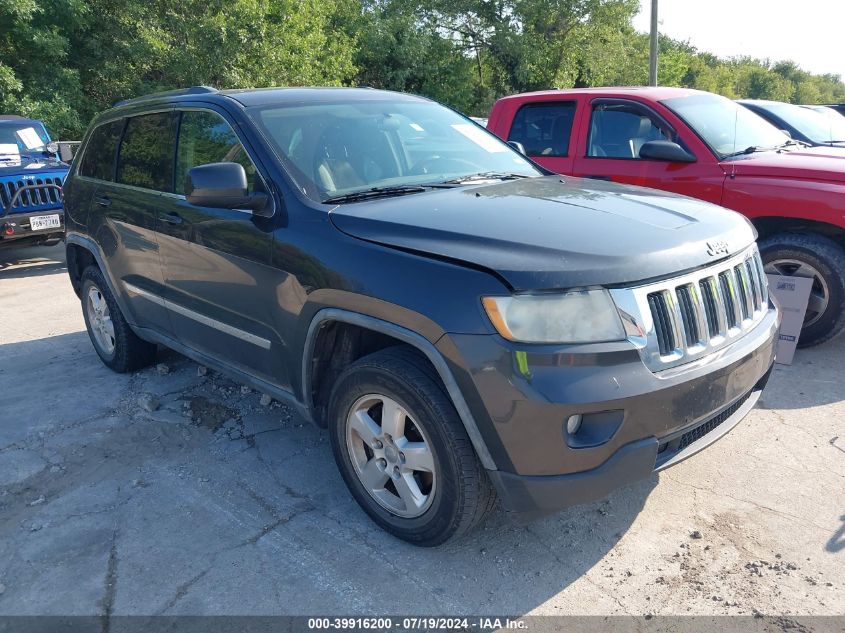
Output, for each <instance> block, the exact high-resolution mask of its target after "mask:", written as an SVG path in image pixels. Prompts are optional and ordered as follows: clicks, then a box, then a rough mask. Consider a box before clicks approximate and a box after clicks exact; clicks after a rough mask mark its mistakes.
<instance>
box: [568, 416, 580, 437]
mask: <svg viewBox="0 0 845 633" xmlns="http://www.w3.org/2000/svg"><path fill="white" fill-rule="evenodd" d="M580 428H581V414H580V413H576V414H575V415H570V416H569V419H568V420H567V421H566V432H567V433H569V435H575V434H576V433H577V432H578V429H580Z"/></svg>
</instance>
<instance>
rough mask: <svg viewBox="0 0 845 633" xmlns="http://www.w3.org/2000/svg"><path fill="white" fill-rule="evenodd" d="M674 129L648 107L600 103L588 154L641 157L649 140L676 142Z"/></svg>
mask: <svg viewBox="0 0 845 633" xmlns="http://www.w3.org/2000/svg"><path fill="white" fill-rule="evenodd" d="M674 140H675V138H674V134H673V133H672V131H671V130H670V129H669V128H668V127H667V126H666V125H665V124H664V123H662V122H661V121H660V120H659V119H657V117H655V116H654V115H653V114H652V113H651V112H649V111H648V110H646V109H645V108H641V107H640V106H638V105H635V104H618V103H613V104H600V105H597V106H595V107H594V108H593V114H592V117H591V118H590V142H589V145H588V147H587V156H594V157H600V158H629V159H632V160H636V159H639V158H640V148H641V147H642V146H643V145H645V144H646V143H647V142H649V141H674Z"/></svg>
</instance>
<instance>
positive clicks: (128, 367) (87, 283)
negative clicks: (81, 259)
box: [80, 266, 158, 374]
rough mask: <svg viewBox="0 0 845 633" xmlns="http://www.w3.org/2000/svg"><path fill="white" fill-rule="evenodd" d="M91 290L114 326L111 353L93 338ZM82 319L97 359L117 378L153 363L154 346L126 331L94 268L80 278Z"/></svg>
mask: <svg viewBox="0 0 845 633" xmlns="http://www.w3.org/2000/svg"><path fill="white" fill-rule="evenodd" d="M92 288H94V289H96V290H99V292H100V294H101V295H102V297H103V299H105V301H106V304H107V305H108V309H109V316H110V318H111V322H112V324H113V326H114V349H113V350H107V349H104V348H103V346H102V345H101V344H100V342H99V341H98V340H97V336H96V335H95V334H94V331H93V326H92V323H91V319H90V317H89V310H88V307H87V306H86V301H88V297H89V292H90V291H91V289H92ZM80 294H81V298H82V315H83V317H84V318H85V327H86V329H87V330H88V336H89V337H90V339H91V344H92V345H93V346H94V350H95V351H96V352H97V355H98V356H99V357H100V359H101V360H102V361H103V363H104V364H105V365H106V367H108V368H109V369H112V370H114V371H116V372H118V373H120V374H123V373H126V372H130V371H135V370H136V369H141V368H142V367H146V366H147V365H150V364H152V363H153V362H155V359H156V352H157V349H158V348H157V346H156V345H155V344H154V343H149V342H147V341H145V340H143V339H141V338H139V337H138V335H137V334H135V332H133V331H132V329H131V328H130V327H129V324H128V323H127V322H126V319H125V318H124V317H123V313H122V312H121V311H120V307H119V306H118V305H117V301H115V298H114V295H112V293H111V290H110V289H109V286H108V284H107V283H106V280H105V279H104V278H103V273H102V272H101V271H100V269H99V268H97V267H96V266H89V267H88V268H86V269H85V270H84V271H83V272H82V277H81V293H80Z"/></svg>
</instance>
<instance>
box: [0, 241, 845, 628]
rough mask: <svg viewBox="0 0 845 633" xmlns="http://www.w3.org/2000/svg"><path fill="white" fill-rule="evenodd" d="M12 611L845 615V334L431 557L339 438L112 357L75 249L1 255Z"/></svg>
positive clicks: (0, 502)
mask: <svg viewBox="0 0 845 633" xmlns="http://www.w3.org/2000/svg"><path fill="white" fill-rule="evenodd" d="M0 324H2V326H0V615H10V614H14V615H20V614H62V615H68V614H83V615H101V616H102V615H106V616H108V615H123V614H325V613H331V614H359V615H372V614H379V613H402V614H415V615H418V614H443V613H446V614H452V615H454V614H462V613H474V614H487V613H497V614H502V613H505V614H516V615H523V614H604V615H606V614H701V615H720V614H753V613H763V614H767V615H788V616H790V617H793V616H805V615H810V614H815V615H831V614H834V615H842V614H845V574H843V569H845V485H843V483H844V482H845V422H843V420H845V403H843V400H844V399H845V382H843V364H842V358H843V352H845V337H842V338H840V339H838V340H836V341H834V342H832V343H829V344H827V345H824V346H822V347H820V348H816V349H811V350H800V351H799V352H798V354H797V356H796V360H795V363H794V365H792V366H791V367H777V369H776V371H775V372H774V375H773V378H772V380H771V383H770V385H769V387H768V388H767V390H766V392H765V394H764V396H763V399H762V404H761V405H760V406H758V408H757V409H755V410H754V411H752V412H751V414H750V415H749V416H748V417H747V418H746V420H745V421H744V422H743V423H742V424H741V425H740V426H739V427H738V428H736V429H735V430H734V431H733V432H731V433H730V434H729V435H728V436H727V437H726V438H724V439H723V440H721V441H720V442H718V443H717V444H716V445H714V446H713V447H711V448H710V449H708V450H707V451H705V452H703V453H701V454H699V455H697V456H695V457H694V458H692V459H689V460H687V461H686V462H684V463H682V464H680V465H678V466H676V467H674V468H672V469H670V470H668V471H666V472H664V473H662V474H660V475H659V476H657V475H655V476H654V477H652V478H651V480H649V481H646V482H643V483H639V484H635V485H633V486H631V487H629V488H627V489H625V490H621V491H618V492H616V493H615V494H613V495H612V496H611V497H610V498H608V499H606V500H604V501H601V502H598V503H593V504H589V505H584V506H580V507H577V508H572V509H569V510H567V511H565V512H562V513H560V514H558V515H556V516H553V517H550V518H547V519H544V520H541V521H536V522H533V523H524V522H520V521H518V520H516V519H514V518H511V517H509V516H507V515H505V514H504V513H502V512H500V511H497V512H496V513H494V515H493V516H492V517H491V519H490V520H489V521H488V522H487V523H486V525H484V527H482V528H481V529H479V530H477V531H476V532H474V533H473V534H471V535H470V536H468V537H465V538H463V539H461V540H459V541H455V542H451V543H449V544H447V545H446V546H444V547H441V548H438V549H433V550H423V549H417V548H414V547H411V546H409V545H405V544H404V543H402V542H400V541H398V540H395V539H393V538H391V537H390V536H388V535H387V534H385V533H383V532H381V531H380V530H379V529H377V528H376V527H375V526H374V525H373V524H371V523H370V521H369V520H368V519H367V518H366V516H365V515H364V514H363V513H362V512H361V511H360V510H359V509H358V507H357V505H356V504H355V503H354V502H353V501H352V500H351V498H350V496H349V495H348V494H347V491H346V489H345V487H344V485H343V483H342V481H341V479H340V476H339V475H338V474H337V472H336V469H335V466H334V463H333V461H332V457H331V453H330V450H329V446H328V442H327V437H326V433H325V432H323V431H320V430H318V429H316V428H314V427H312V426H311V425H309V424H304V423H303V421H302V420H300V419H298V418H297V417H296V415H295V414H294V413H293V412H292V411H290V410H289V409H288V408H286V407H285V406H282V405H280V404H279V403H277V402H268V400H267V399H266V398H265V399H263V400H262V399H261V394H258V393H256V392H254V391H251V390H249V389H247V388H245V387H241V386H240V385H238V384H236V383H234V382H232V381H231V380H229V379H227V378H225V377H223V376H221V375H218V374H217V373H215V372H212V371H207V372H206V371H205V370H204V368H200V367H198V366H197V365H196V364H195V363H193V362H191V361H189V360H187V359H185V358H183V357H180V356H178V355H176V354H173V353H170V352H167V351H162V352H161V353H160V356H159V363H160V364H159V365H158V366H157V367H151V368H149V369H147V370H144V371H141V372H138V373H136V374H133V375H129V376H125V375H117V374H114V373H112V372H110V371H109V370H108V369H106V368H105V367H104V366H103V365H102V364H101V363H100V361H99V359H98V358H97V356H96V354H95V353H94V350H93V349H92V347H91V344H90V342H89V340H88V336H87V334H86V333H85V328H84V325H83V321H82V315H81V311H80V308H79V304H78V300H77V298H76V296H75V295H74V294H73V292H72V290H71V287H70V283H69V281H68V279H67V275H66V272H65V265H64V260H63V246H61V245H60V246H58V247H55V248H40V249H39V248H31V249H18V250H7V251H0Z"/></svg>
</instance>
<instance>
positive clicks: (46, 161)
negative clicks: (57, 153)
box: [0, 154, 68, 176]
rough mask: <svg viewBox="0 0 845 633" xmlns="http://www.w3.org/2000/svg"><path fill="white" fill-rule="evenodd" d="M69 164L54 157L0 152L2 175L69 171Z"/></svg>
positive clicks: (0, 170)
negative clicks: (31, 156)
mask: <svg viewBox="0 0 845 633" xmlns="http://www.w3.org/2000/svg"><path fill="white" fill-rule="evenodd" d="M67 169H68V165H67V164H66V163H63V162H61V161H59V160H56V159H54V158H47V157H41V156H39V157H37V158H30V157H28V156H20V155H19V154H0V176H11V175H15V174H24V175H25V174H34V173H40V172H42V171H48V170H49V171H67Z"/></svg>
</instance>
